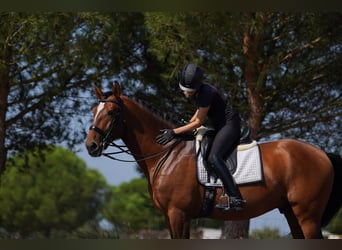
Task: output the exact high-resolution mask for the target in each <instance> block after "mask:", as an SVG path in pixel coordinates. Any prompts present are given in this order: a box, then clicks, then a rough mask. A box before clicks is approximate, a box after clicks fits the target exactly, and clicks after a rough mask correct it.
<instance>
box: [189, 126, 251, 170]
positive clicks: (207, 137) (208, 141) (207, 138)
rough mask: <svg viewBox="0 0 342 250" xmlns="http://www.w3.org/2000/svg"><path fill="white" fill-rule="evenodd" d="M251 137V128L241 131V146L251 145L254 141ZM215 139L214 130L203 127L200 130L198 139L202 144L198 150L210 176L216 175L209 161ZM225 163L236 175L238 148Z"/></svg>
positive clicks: (227, 157)
mask: <svg viewBox="0 0 342 250" xmlns="http://www.w3.org/2000/svg"><path fill="white" fill-rule="evenodd" d="M250 135H251V129H250V127H245V128H244V129H243V130H242V131H241V134H240V142H239V146H241V145H247V144H251V143H252V142H253V141H252V140H251V138H250ZM214 137H215V132H214V130H213V129H208V128H204V127H203V128H200V129H198V131H197V136H196V138H197V140H198V141H199V142H200V144H199V145H198V146H199V147H200V150H198V151H197V153H201V154H202V157H203V163H204V166H205V168H206V169H207V171H208V172H210V174H212V175H215V174H214V173H213V172H212V170H211V167H210V166H209V163H208V161H207V159H208V156H209V152H210V148H211V146H212V144H213V141H214ZM225 163H226V166H227V167H228V169H229V171H230V173H231V174H234V172H235V171H236V168H237V148H235V149H234V151H233V152H232V154H231V155H230V156H226V158H225Z"/></svg>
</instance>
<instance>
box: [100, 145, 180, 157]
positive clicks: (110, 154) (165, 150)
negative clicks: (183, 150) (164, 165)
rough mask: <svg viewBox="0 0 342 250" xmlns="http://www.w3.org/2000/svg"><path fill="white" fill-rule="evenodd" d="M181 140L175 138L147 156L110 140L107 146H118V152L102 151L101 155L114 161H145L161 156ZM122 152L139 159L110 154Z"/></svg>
mask: <svg viewBox="0 0 342 250" xmlns="http://www.w3.org/2000/svg"><path fill="white" fill-rule="evenodd" d="M180 141H181V140H176V141H175V142H173V143H172V144H171V145H170V146H168V147H167V148H165V149H163V150H161V151H159V152H156V153H153V154H150V155H148V156H143V155H137V154H133V153H132V152H131V151H129V150H128V149H125V148H127V146H124V145H117V144H116V143H115V142H111V143H110V144H109V146H111V147H115V148H118V149H120V151H119V152H112V153H103V154H102V155H103V156H106V157H108V158H110V159H112V160H116V161H121V162H141V161H146V160H150V159H153V158H156V157H158V156H161V155H163V154H165V153H167V152H169V151H171V150H172V149H173V148H174V147H175V146H176V145H177V144H179V142H180ZM123 153H126V154H129V155H132V156H133V157H137V158H141V157H142V158H141V159H136V160H123V159H119V158H116V157H114V156H112V155H117V154H123Z"/></svg>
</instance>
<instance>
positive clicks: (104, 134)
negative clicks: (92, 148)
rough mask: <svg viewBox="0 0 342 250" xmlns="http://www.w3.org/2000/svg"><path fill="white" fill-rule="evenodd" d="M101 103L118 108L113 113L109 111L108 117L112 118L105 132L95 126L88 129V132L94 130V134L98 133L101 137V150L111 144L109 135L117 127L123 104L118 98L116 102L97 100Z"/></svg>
mask: <svg viewBox="0 0 342 250" xmlns="http://www.w3.org/2000/svg"><path fill="white" fill-rule="evenodd" d="M101 102H102V103H105V102H111V103H115V104H116V105H118V106H119V108H118V109H117V110H115V111H114V112H112V111H110V112H111V113H110V115H111V116H112V122H111V124H110V126H109V128H108V129H107V130H106V131H104V130H102V129H100V128H98V127H96V126H95V125H91V126H90V128H89V130H94V131H95V132H97V133H99V134H100V135H101V136H102V141H101V142H102V145H103V148H104V149H106V148H107V147H108V145H109V144H110V143H111V135H112V133H113V130H114V128H115V127H116V126H117V124H118V122H119V120H120V119H119V118H120V116H121V113H122V112H121V111H122V110H123V107H124V104H123V101H122V100H121V99H120V98H118V99H117V100H107V99H103V100H99V103H101Z"/></svg>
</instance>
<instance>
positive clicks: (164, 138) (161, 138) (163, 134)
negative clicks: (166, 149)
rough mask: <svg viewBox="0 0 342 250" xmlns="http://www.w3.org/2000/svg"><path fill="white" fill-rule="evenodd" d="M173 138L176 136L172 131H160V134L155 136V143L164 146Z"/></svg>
mask: <svg viewBox="0 0 342 250" xmlns="http://www.w3.org/2000/svg"><path fill="white" fill-rule="evenodd" d="M175 136H176V134H175V132H173V130H172V129H162V130H160V134H159V135H157V136H156V141H157V143H159V144H161V145H165V144H167V143H168V142H170V141H171V140H172V139H173V138H175Z"/></svg>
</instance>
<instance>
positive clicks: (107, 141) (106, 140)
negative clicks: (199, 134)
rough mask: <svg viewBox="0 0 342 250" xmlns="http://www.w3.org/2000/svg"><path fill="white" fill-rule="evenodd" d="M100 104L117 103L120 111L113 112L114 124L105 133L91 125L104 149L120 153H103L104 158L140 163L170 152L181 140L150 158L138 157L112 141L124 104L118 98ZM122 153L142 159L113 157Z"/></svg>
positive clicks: (149, 156) (105, 100) (90, 128)
mask: <svg viewBox="0 0 342 250" xmlns="http://www.w3.org/2000/svg"><path fill="white" fill-rule="evenodd" d="M98 102H99V103H106V102H111V103H115V104H116V105H118V107H119V108H118V109H116V110H115V111H113V112H112V113H111V114H110V115H111V116H112V122H111V124H110V126H109V128H108V129H107V130H106V131H104V130H102V129H100V128H99V127H96V126H95V125H91V126H90V127H89V130H94V131H95V132H97V133H98V134H100V135H101V136H102V140H101V144H102V145H103V148H104V149H107V148H108V146H112V147H115V148H118V149H119V151H118V152H112V153H102V155H103V156H106V157H108V158H110V159H112V160H117V161H121V162H139V161H145V160H148V159H152V158H156V157H158V156H161V155H163V154H165V153H167V152H170V151H171V150H172V149H173V148H174V147H175V146H176V145H177V144H179V142H180V141H181V140H179V139H177V140H175V141H174V142H173V143H171V144H170V146H168V147H166V148H164V149H163V150H161V151H159V152H156V153H153V154H151V155H148V156H143V155H136V154H133V153H132V152H131V151H130V150H128V149H127V146H124V145H118V144H116V143H115V142H114V141H112V139H111V138H112V133H113V131H114V129H115V127H116V126H117V125H118V123H119V121H120V119H121V116H122V110H123V109H124V103H123V101H122V100H121V99H120V98H117V99H116V100H108V99H101V100H99V101H98ZM122 153H127V154H130V155H132V156H134V157H139V158H140V159H136V160H122V159H118V158H116V157H113V156H112V155H115V154H122Z"/></svg>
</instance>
